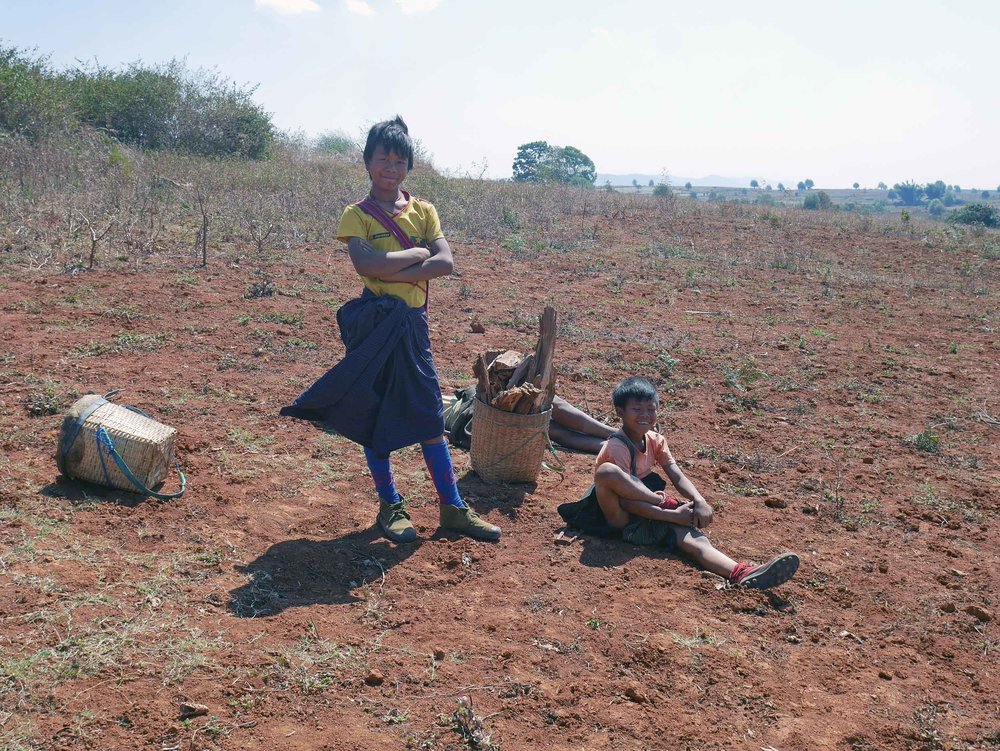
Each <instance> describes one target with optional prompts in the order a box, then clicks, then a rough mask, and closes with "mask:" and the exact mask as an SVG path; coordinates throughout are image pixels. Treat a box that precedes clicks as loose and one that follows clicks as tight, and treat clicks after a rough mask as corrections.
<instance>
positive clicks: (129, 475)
mask: <svg viewBox="0 0 1000 751" xmlns="http://www.w3.org/2000/svg"><path fill="white" fill-rule="evenodd" d="M129 409H132V411H133V412H139V414H144V413H143V412H140V411H139V410H138V409H133V408H132V407H129ZM94 440H95V441H97V455H98V457H100V459H101V469H102V470H104V479H105V480H107V481H108V484H109V485H110V484H111V478H110V477H109V476H108V467H107V465H106V464H105V463H104V454H105V452H107V454H108V456H110V457H111V458H112V459H114V460H115V464H116V465H118V469H120V470H121V473H122V474H123V475H125V478H126V479H127V480H128V481H129V482H130V483H132V484H133V485H135V486H136V488H138V489H139V491H140V492H142V493H145V494H146V495H149V496H152V497H153V498H156V499H158V500H161V501H169V500H173V499H174V498H180V497H181V496H182V495H183V494H184V490H185V488H187V478H186V477H185V476H184V473H183V472H181V465H180V462H178V461H177V459H176V458H175V459H174V466H175V467H176V468H177V474H178V475H180V478H181V489H180V490H178V491H177V492H176V493H157V492H156V491H154V490H150V489H149V488H147V487H146V486H145V485H144V484H143V482H142V481H141V480H140V479H139V478H138V477H136V476H135V474H133V472H132V470H131V469H129V468H128V465H127V464H126V463H125V460H124V459H122V458H121V456H120V455H119V454H118V452H117V451H116V450H115V443H114V441H112V440H111V436H110V435H109V434H108V431H107V430H106V429H105V428H104V426H103V425H102V426H100V427H99V428H98V429H97V433H96V434H95V435H94Z"/></svg>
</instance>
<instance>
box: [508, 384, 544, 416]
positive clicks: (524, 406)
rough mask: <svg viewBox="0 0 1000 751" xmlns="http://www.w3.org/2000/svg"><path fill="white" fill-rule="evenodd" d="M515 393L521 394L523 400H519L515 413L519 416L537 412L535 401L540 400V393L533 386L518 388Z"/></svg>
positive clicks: (525, 385) (515, 406)
mask: <svg viewBox="0 0 1000 751" xmlns="http://www.w3.org/2000/svg"><path fill="white" fill-rule="evenodd" d="M514 391H520V392H521V398H520V399H518V400H517V404H515V405H514V410H513V411H514V413H515V414H518V415H527V414H529V413H531V412H537V411H538V410H536V409H535V401H536V400H537V399H538V395H539V393H540V392H539V391H538V389H536V388H535V387H534V386H533V385H532V384H530V383H526V384H524V385H523V386H518V387H517V388H516V389H514Z"/></svg>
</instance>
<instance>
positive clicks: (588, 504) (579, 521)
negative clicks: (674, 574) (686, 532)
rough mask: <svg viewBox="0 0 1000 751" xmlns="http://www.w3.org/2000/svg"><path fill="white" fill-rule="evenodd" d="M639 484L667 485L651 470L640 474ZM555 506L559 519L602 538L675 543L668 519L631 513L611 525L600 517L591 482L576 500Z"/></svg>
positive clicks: (652, 487) (665, 546) (659, 487)
mask: <svg viewBox="0 0 1000 751" xmlns="http://www.w3.org/2000/svg"><path fill="white" fill-rule="evenodd" d="M642 484H643V485H645V486H646V487H647V488H649V489H650V490H652V491H653V492H654V493H655V492H656V491H659V490H666V487H667V483H666V481H665V480H664V479H663V478H662V477H660V476H659V475H658V474H656V473H655V472H650V473H649V474H648V475H646V476H645V477H643V478H642ZM558 510H559V516H561V517H562V518H563V521H565V522H566V523H567V524H568V525H570V526H571V527H576V528H577V529H579V530H580V531H581V532H583V533H584V534H587V535H593V536H594V537H602V538H605V539H613V538H617V537H620V538H621V539H622V540H624V541H625V542H630V543H632V544H633V545H644V546H656V547H658V548H660V549H664V550H673V549H674V548H675V547H676V546H677V540H676V536H675V533H674V526H675V525H673V524H670V523H669V522H661V521H656V520H654V519H643V518H636V517H632V521H631V522H629V523H628V524H627V525H626V526H625V527H624V529H618V528H617V527H612V526H611V525H610V524H608V521H607V519H605V518H604V512H603V511H601V505H600V503H598V501H597V489H596V488H595V487H594V486H593V485H591V486H590V488H589V489H588V490H587V492H586V493H584V495H583V497H582V498H581V499H580V500H578V501H573V502H572V503H564V504H562V505H561V506H559V509H558Z"/></svg>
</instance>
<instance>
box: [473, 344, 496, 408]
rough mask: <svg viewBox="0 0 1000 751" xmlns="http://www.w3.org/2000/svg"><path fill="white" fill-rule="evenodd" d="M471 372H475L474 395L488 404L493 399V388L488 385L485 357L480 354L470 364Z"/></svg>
mask: <svg viewBox="0 0 1000 751" xmlns="http://www.w3.org/2000/svg"><path fill="white" fill-rule="evenodd" d="M472 372H473V373H475V374H476V396H478V397H479V399H480V400H481V401H484V402H486V403H487V404H490V403H491V402H492V401H493V388H492V386H490V376H489V370H488V369H487V366H486V357H485V356H484V355H480V356H479V357H477V358H476V362H475V363H474V364H473V366H472Z"/></svg>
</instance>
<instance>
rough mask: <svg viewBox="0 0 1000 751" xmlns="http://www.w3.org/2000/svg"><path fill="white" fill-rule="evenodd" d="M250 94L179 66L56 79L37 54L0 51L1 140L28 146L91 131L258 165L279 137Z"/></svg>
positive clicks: (97, 68)
mask: <svg viewBox="0 0 1000 751" xmlns="http://www.w3.org/2000/svg"><path fill="white" fill-rule="evenodd" d="M253 92H254V89H253V88H246V87H241V86H238V85H236V84H234V83H232V82H230V81H228V80H226V79H224V78H222V77H221V76H219V75H218V74H217V73H213V72H209V71H202V70H199V71H190V70H188V69H187V67H186V66H185V64H184V63H183V62H180V61H177V60H173V61H171V62H169V63H167V64H166V65H146V64H144V63H141V62H136V63H132V64H131V65H129V66H127V67H125V68H123V69H115V68H109V67H106V66H103V65H100V64H99V63H96V62H95V63H91V64H87V65H82V66H79V67H76V68H73V69H71V70H68V71H63V72H58V71H54V70H52V68H51V67H50V66H49V62H48V59H47V58H45V57H41V56H38V55H37V53H34V52H25V51H22V50H19V49H16V48H3V47H0V132H7V133H13V134H18V135H22V136H25V137H27V138H29V139H31V140H37V139H38V138H41V137H43V136H45V135H48V134H53V133H56V132H59V131H65V130H68V129H70V128H72V127H75V126H79V125H87V126H91V127H93V128H97V129H98V130H101V131H103V132H105V133H107V134H109V135H111V136H113V137H114V138H116V139H117V140H119V141H121V142H122V143H127V144H131V145H135V146H139V147H141V148H150V149H172V150H178V151H185V152H188V153H192V154H197V155H201V156H214V157H230V156H236V157H243V158H252V159H260V158H263V157H265V156H267V154H268V152H269V151H270V149H271V147H272V146H273V144H274V143H275V138H276V133H275V129H274V126H273V124H272V123H271V117H270V115H269V114H268V113H266V112H264V110H263V109H261V108H260V106H259V105H257V104H255V103H254V102H253V100H252V98H251V97H252V94H253Z"/></svg>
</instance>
